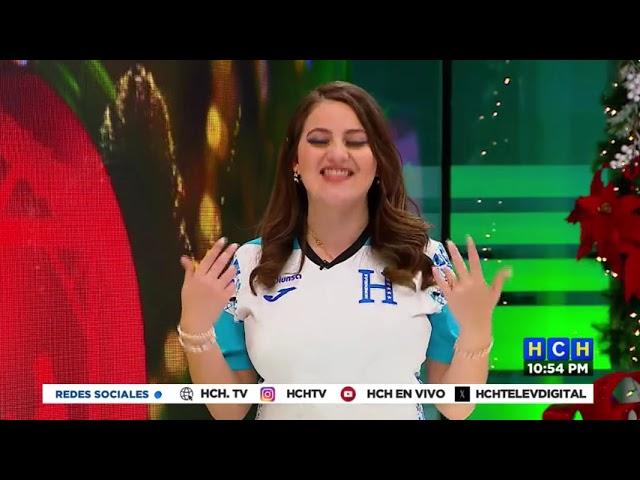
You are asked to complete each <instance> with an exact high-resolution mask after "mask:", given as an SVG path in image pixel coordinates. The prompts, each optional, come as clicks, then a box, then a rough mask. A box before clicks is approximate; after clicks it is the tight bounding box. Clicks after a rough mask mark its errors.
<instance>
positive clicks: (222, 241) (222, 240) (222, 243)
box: [218, 237, 227, 245]
mask: <svg viewBox="0 0 640 480" xmlns="http://www.w3.org/2000/svg"><path fill="white" fill-rule="evenodd" d="M218 243H219V244H220V245H224V244H225V243H227V237H220V239H219V240H218Z"/></svg>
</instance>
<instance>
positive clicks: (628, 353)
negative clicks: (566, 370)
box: [567, 60, 640, 370]
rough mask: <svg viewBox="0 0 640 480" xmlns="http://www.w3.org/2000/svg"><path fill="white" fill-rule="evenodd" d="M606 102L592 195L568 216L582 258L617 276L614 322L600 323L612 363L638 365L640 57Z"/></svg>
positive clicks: (622, 68) (627, 64)
mask: <svg viewBox="0 0 640 480" xmlns="http://www.w3.org/2000/svg"><path fill="white" fill-rule="evenodd" d="M603 104H604V113H605V115H606V116H607V135H608V138H607V140H606V141H604V142H602V143H600V145H599V146H598V154H597V158H596V160H595V161H594V163H593V171H594V175H593V180H592V181H591V191H590V194H589V195H588V196H584V197H580V198H578V199H577V201H576V203H575V208H574V210H573V211H572V212H571V214H570V215H569V217H568V218H567V221H568V222H570V223H580V246H579V248H578V252H577V258H578V260H580V259H581V258H583V257H585V256H590V257H593V256H595V257H596V260H597V261H598V262H601V263H602V265H603V268H604V273H605V275H608V276H610V277H611V282H610V291H609V293H608V297H609V301H610V305H611V307H610V310H609V323H608V324H607V325H606V326H599V327H598V329H599V330H600V331H601V333H602V340H604V342H605V343H606V344H608V347H607V350H606V353H608V354H609V356H610V359H611V365H612V367H613V368H614V369H616V370H636V369H637V368H638V350H639V347H640V317H639V316H638V313H639V312H640V195H639V192H640V178H639V174H640V140H639V136H640V135H639V134H640V61H639V60H624V61H622V62H620V65H619V68H618V72H617V78H616V80H615V81H614V82H613V84H612V85H611V89H609V90H608V91H607V93H605V95H604V97H603ZM605 182H606V184H605ZM594 246H595V254H594V253H592V252H593V250H594Z"/></svg>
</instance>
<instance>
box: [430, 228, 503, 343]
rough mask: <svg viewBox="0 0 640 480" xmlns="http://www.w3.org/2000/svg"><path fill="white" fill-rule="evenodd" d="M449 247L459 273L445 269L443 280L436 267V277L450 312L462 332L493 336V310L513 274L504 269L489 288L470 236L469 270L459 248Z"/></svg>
mask: <svg viewBox="0 0 640 480" xmlns="http://www.w3.org/2000/svg"><path fill="white" fill-rule="evenodd" d="M447 246H448V247H449V253H450V255H451V260H452V262H453V266H454V267H455V269H456V272H455V273H454V272H453V271H452V270H451V269H449V268H446V267H445V269H444V270H445V275H444V276H443V274H442V272H441V270H440V269H439V268H438V267H433V277H434V279H435V281H436V283H437V285H438V287H440V290H441V291H442V294H443V295H444V297H445V299H446V300H447V303H448V305H449V310H450V311H451V313H452V314H453V316H454V317H455V318H456V320H457V321H458V324H459V326H460V330H461V331H465V332H471V333H478V334H484V333H490V332H491V322H492V317H493V310H494V308H495V306H496V304H497V303H498V300H499V299H500V295H501V294H502V286H503V284H504V281H505V279H506V278H507V277H510V276H511V270H510V269H509V268H503V269H501V270H500V271H499V272H498V273H497V274H496V276H495V279H494V280H493V283H492V284H491V285H487V282H486V281H485V279H484V275H483V273H482V266H481V265H480V256H479V255H478V251H477V250H476V246H475V244H474V242H473V239H472V238H471V237H470V236H467V252H468V256H469V269H467V266H466V264H465V262H464V259H463V258H462V255H461V254H460V252H459V250H458V247H456V245H455V244H454V243H453V242H452V241H451V240H448V241H447Z"/></svg>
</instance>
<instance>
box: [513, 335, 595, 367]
mask: <svg viewBox="0 0 640 480" xmlns="http://www.w3.org/2000/svg"><path fill="white" fill-rule="evenodd" d="M524 359H525V360H529V361H541V360H552V361H560V362H563V361H569V360H570V361H591V360H593V338H564V337H554V338H542V337H541V338H525V339H524Z"/></svg>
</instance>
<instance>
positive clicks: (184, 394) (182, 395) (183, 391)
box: [180, 387, 193, 400]
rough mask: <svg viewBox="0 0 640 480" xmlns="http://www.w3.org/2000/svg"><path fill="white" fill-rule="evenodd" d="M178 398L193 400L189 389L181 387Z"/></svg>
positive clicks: (191, 391)
mask: <svg viewBox="0 0 640 480" xmlns="http://www.w3.org/2000/svg"><path fill="white" fill-rule="evenodd" d="M180 398H181V399H182V400H193V390H191V388H190V387H183V388H181V389H180Z"/></svg>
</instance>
